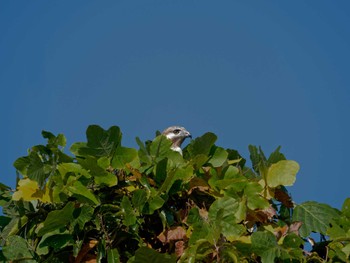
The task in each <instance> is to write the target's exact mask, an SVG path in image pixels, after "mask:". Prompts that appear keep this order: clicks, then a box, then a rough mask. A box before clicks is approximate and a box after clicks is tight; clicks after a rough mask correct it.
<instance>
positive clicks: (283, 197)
mask: <svg viewBox="0 0 350 263" xmlns="http://www.w3.org/2000/svg"><path fill="white" fill-rule="evenodd" d="M275 198H276V200H277V201H280V202H281V203H282V204H283V205H284V206H285V207H287V208H293V207H294V204H293V201H292V198H291V197H290V196H289V194H288V193H287V192H285V191H284V190H283V189H282V188H276V189H275Z"/></svg>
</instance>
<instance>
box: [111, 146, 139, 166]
mask: <svg viewBox="0 0 350 263" xmlns="http://www.w3.org/2000/svg"><path fill="white" fill-rule="evenodd" d="M136 157H137V151H136V150H135V149H133V148H127V147H122V146H120V147H118V148H117V150H116V151H115V153H114V156H113V159H112V166H113V167H114V168H118V169H122V168H125V165H126V164H127V163H131V162H132V161H133V160H134V159H135V158H136Z"/></svg>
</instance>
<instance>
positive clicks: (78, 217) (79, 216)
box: [71, 205, 94, 230]
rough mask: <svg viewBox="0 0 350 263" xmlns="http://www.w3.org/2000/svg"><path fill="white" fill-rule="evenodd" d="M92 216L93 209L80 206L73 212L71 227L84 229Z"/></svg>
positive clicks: (87, 206)
mask: <svg viewBox="0 0 350 263" xmlns="http://www.w3.org/2000/svg"><path fill="white" fill-rule="evenodd" d="M93 214H94V208H92V207H91V206H89V205H82V206H80V207H79V208H76V209H75V210H74V212H73V220H72V222H71V224H72V226H75V225H77V226H79V229H80V230H83V229H84V226H85V224H86V223H88V222H89V221H90V220H91V219H92V216H93Z"/></svg>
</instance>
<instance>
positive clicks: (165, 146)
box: [150, 135, 172, 158]
mask: <svg viewBox="0 0 350 263" xmlns="http://www.w3.org/2000/svg"><path fill="white" fill-rule="evenodd" d="M171 145H172V142H171V141H170V140H168V139H167V138H166V137H165V136H164V135H159V136H157V137H156V138H155V139H154V140H153V141H152V143H151V146H150V154H151V155H152V156H153V157H155V158H157V157H166V156H167V154H168V153H170V152H172V150H171V148H170V147H171Z"/></svg>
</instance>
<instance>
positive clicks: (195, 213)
mask: <svg viewBox="0 0 350 263" xmlns="http://www.w3.org/2000/svg"><path fill="white" fill-rule="evenodd" d="M202 222H203V218H202V217H201V216H200V214H199V210H198V208H197V207H193V208H192V209H191V210H190V212H189V213H188V216H187V220H186V223H187V224H190V225H194V224H196V223H202Z"/></svg>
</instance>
